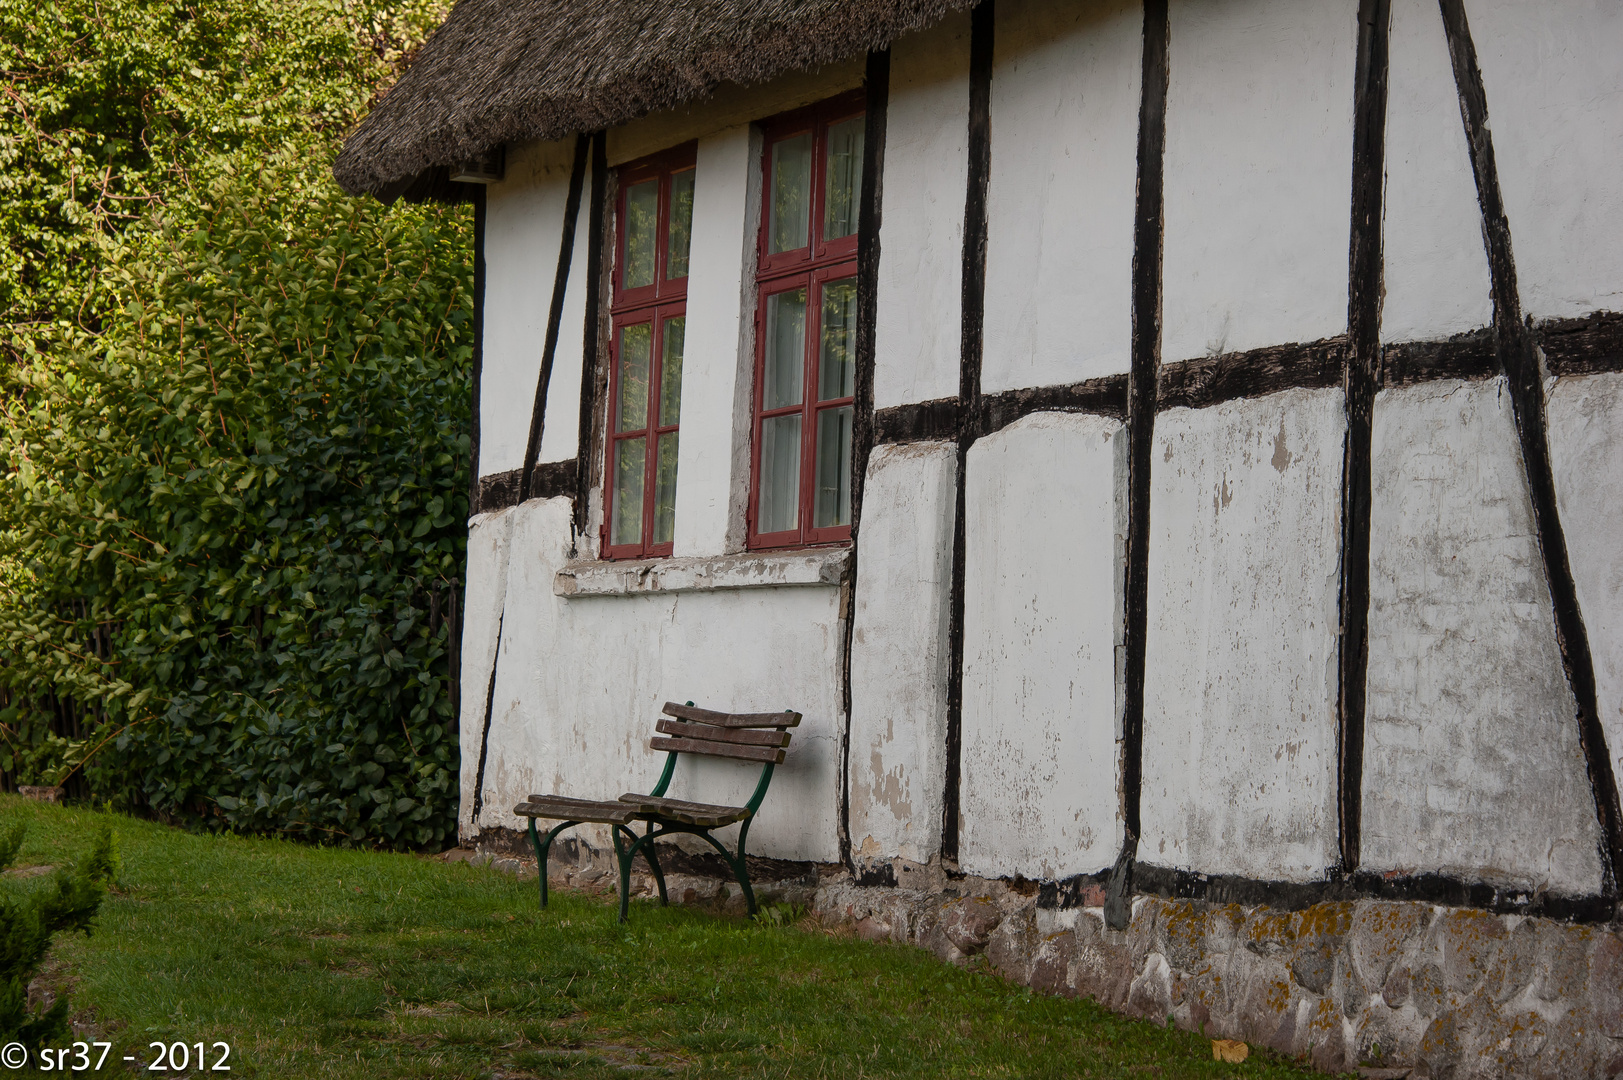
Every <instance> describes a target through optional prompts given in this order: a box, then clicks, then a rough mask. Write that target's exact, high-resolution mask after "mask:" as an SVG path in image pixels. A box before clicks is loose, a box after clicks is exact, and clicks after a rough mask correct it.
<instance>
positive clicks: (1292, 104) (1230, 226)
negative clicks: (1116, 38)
mask: <svg viewBox="0 0 1623 1080" xmlns="http://www.w3.org/2000/svg"><path fill="white" fill-rule="evenodd" d="M1168 17H1169V19H1170V29H1169V34H1170V37H1169V40H1168V59H1167V65H1168V84H1167V135H1166V138H1167V142H1166V179H1165V197H1166V253H1165V259H1164V263H1163V267H1164V269H1163V280H1164V296H1163V308H1164V313H1165V323H1164V327H1165V328H1164V332H1163V336H1162V346H1161V355H1162V357H1163V358H1164V359H1166V360H1168V361H1174V360H1187V359H1189V358H1191V357H1196V356H1205V355H1208V354H1216V353H1221V352H1234V351H1238V350H1243V349H1253V348H1259V347H1261V346H1264V345H1278V344H1280V343H1282V342H1287V341H1314V340H1317V339H1319V338H1323V337H1329V336H1330V335H1333V334H1339V333H1341V332H1342V331H1344V330H1345V329H1346V328H1347V229H1348V223H1349V222H1350V220H1351V216H1352V215H1351V205H1352V141H1353V115H1352V113H1353V68H1354V65H1355V50H1356V45H1357V36H1356V31H1357V29H1358V2H1357V0H1341V2H1339V3H1330V2H1325V3H1313V4H1304V3H1301V2H1300V0H1171V4H1170V6H1169V10H1168ZM1125 274H1126V271H1125V270H1124V271H1123V275H1124V276H1125Z"/></svg>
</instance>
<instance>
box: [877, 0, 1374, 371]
mask: <svg viewBox="0 0 1623 1080" xmlns="http://www.w3.org/2000/svg"><path fill="white" fill-rule="evenodd" d="M1143 34H1144V16H1143V11H1142V8H1141V6H1140V5H1139V4H1137V3H1131V2H1122V0H1103V2H1099V0H1060V2H1057V3H1056V2H1053V0H1014V2H1012V3H1003V4H999V6H998V9H997V26H996V36H995V43H996V44H995V47H996V57H995V66H994V68H993V72H992V113H991V126H992V167H991V177H990V181H989V183H988V189H987V208H986V213H987V244H986V312H985V331H984V333H985V340H984V346H983V348H984V355H983V359H982V368H981V386H982V388H983V389H985V390H986V391H987V392H996V391H999V390H1008V389H1015V388H1019V387H1026V386H1046V385H1052V384H1056V383H1070V382H1079V381H1081V380H1083V379H1090V378H1094V377H1096V376H1100V375H1110V374H1116V373H1119V372H1124V371H1126V370H1127V369H1128V366H1129V364H1130V359H1131V358H1130V355H1129V353H1130V349H1131V345H1132V270H1133V210H1134V200H1135V191H1136V189H1137V182H1138V112H1139V82H1140V76H1139V58H1140V56H1141V54H1142V52H1143ZM885 186H886V188H887V190H891V191H892V194H891V200H894V199H895V198H896V197H897V195H896V194H895V193H894V190H893V189H891V188H890V183H889V178H888V177H887V179H886V185H885ZM887 201H889V200H887ZM888 213H889V211H888V209H887V215H888ZM886 255H887V257H888V255H889V252H888V249H887V252H886ZM1343 262H1345V255H1343Z"/></svg>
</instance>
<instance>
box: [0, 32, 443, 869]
mask: <svg viewBox="0 0 1623 1080" xmlns="http://www.w3.org/2000/svg"><path fill="white" fill-rule="evenodd" d="M448 6H449V5H448V3H447V2H446V0H240V2H237V3H232V4H226V5H218V4H216V5H212V6H210V5H196V4H191V3H188V2H186V0H157V2H152V0H62V2H61V3H59V4H56V5H53V6H52V8H51V10H50V17H49V18H41V16H40V9H39V7H38V5H37V4H35V3H26V2H24V0H0V354H4V356H5V362H4V363H3V364H0V383H3V386H0V474H3V475H0V773H5V774H8V775H9V777H10V778H11V779H12V780H13V781H17V782H22V783H29V782H36V783H61V782H63V780H64V778H66V777H70V776H71V777H74V783H75V784H83V783H85V782H86V781H88V790H89V792H90V794H92V795H94V796H95V797H97V798H103V799H111V800H113V801H115V802H116V803H118V804H120V805H123V806H126V807H129V808H132V809H139V808H149V809H151V810H153V811H155V812H157V813H158V814H160V815H162V816H165V817H167V818H170V819H172V820H177V821H181V822H186V823H190V824H199V825H207V826H211V827H219V828H232V829H238V830H244V831H274V832H280V833H285V834H293V835H300V836H307V837H311V838H320V839H326V840H337V841H340V842H344V843H353V844H390V845H398V846H418V845H434V844H439V843H442V842H443V841H444V840H445V838H446V837H447V836H448V835H449V834H450V832H451V831H452V830H453V829H454V819H455V789H456V784H455V776H456V771H457V756H456V740H455V735H454V731H452V730H451V724H452V720H453V716H454V705H453V702H452V700H451V696H450V694H449V693H448V692H447V691H448V687H447V681H448V677H449V675H450V658H449V657H448V656H447V645H448V641H447V636H448V635H447V634H446V632H445V629H446V628H445V626H444V625H443V621H441V622H440V623H439V624H438V625H435V624H436V620H435V619H434V617H433V608H434V605H435V601H436V599H437V598H439V597H443V596H449V595H450V594H451V591H452V590H453V589H454V583H455V582H456V580H457V579H458V578H460V576H461V566H462V562H463V551H464V537H463V530H462V527H461V523H462V522H463V520H464V519H465V516H466V513H467V499H466V494H465V493H466V489H467V482H466V468H467V466H466V461H467V440H466V437H465V435H464V434H463V433H464V431H465V430H466V423H467V416H468V390H467V363H468V359H469V323H468V319H469V315H470V312H469V310H468V309H469V280H468V278H469V269H468V259H467V249H468V247H469V243H468V241H469V236H468V230H467V221H466V215H465V214H463V213H462V212H459V211H456V210H449V209H445V208H412V207H396V208H393V209H386V208H383V207H380V206H378V205H377V204H376V203H375V202H369V201H364V200H354V199H349V198H346V197H345V196H343V195H342V194H341V193H339V192H338V191H337V190H336V188H335V186H334V185H333V183H332V181H331V179H330V176H329V174H328V163H329V162H330V160H331V157H332V154H333V153H334V151H335V149H336V143H335V139H336V137H337V136H338V135H340V134H341V133H342V132H343V131H345V130H347V129H348V128H349V127H350V126H351V125H352V124H353V122H354V121H355V119H356V118H357V117H358V116H359V114H360V113H361V112H362V111H363V110H364V108H365V106H366V104H367V102H368V101H369V100H371V99H372V98H373V97H375V96H376V95H377V94H378V93H380V92H382V89H383V88H384V87H385V86H386V85H387V84H388V82H389V81H390V80H391V79H392V78H393V77H394V75H395V74H397V72H398V71H399V69H400V67H401V64H402V61H403V60H404V59H405V58H406V57H407V56H408V55H409V54H410V53H411V51H412V50H413V49H414V48H415V47H416V45H417V43H419V42H421V40H422V39H423V38H424V37H425V36H426V34H427V33H428V31H429V30H431V29H432V28H433V27H434V26H435V25H437V23H438V22H439V20H440V18H441V17H442V16H443V14H444V12H445V11H446V10H447V8H448ZM64 701H71V702H73V703H76V706H75V707H76V709H77V710H78V712H76V713H75V715H78V713H79V712H82V713H83V715H84V716H85V718H86V719H85V725H84V729H83V730H81V726H80V724H79V723H78V721H75V723H74V724H73V725H71V730H65V729H64V728H63V727H62V725H61V724H55V725H54V726H53V722H52V720H51V714H50V707H51V706H52V703H61V702H64Z"/></svg>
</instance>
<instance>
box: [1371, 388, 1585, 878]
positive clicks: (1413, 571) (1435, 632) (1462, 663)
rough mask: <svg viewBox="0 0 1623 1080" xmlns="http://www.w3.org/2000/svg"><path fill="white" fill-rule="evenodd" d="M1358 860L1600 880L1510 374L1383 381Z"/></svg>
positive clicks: (1481, 873)
mask: <svg viewBox="0 0 1623 1080" xmlns="http://www.w3.org/2000/svg"><path fill="white" fill-rule="evenodd" d="M1373 454H1374V457H1373V466H1372V484H1373V498H1372V503H1371V512H1370V521H1371V526H1370V607H1369V675H1368V681H1367V688H1368V707H1367V714H1366V721H1365V723H1366V731H1365V740H1364V795H1363V838H1362V862H1363V865H1364V867H1365V868H1367V869H1370V870H1375V871H1401V872H1406V873H1418V872H1427V871H1437V872H1442V873H1449V874H1457V875H1460V876H1464V877H1469V878H1481V879H1486V880H1497V881H1501V882H1504V883H1507V884H1515V885H1522V886H1524V887H1530V888H1534V889H1548V890H1551V891H1554V892H1558V893H1580V892H1593V891H1594V890H1596V889H1597V888H1598V887H1599V885H1600V863H1599V855H1598V850H1597V845H1598V843H1599V828H1598V826H1597V824H1596V820H1595V806H1594V800H1593V797H1592V795H1591V792H1590V788H1589V781H1588V777H1587V775H1586V771H1585V767H1584V760H1583V753H1582V750H1581V749H1580V747H1579V744H1578V726H1577V721H1576V719H1575V715H1576V707H1575V705H1574V703H1573V700H1572V695H1571V693H1570V691H1569V690H1568V688H1567V684H1566V679H1565V675H1564V673H1563V671H1562V667H1561V657H1560V653H1559V651H1558V650H1557V647H1556V641H1555V623H1554V616H1553V614H1552V610H1551V606H1550V593H1549V587H1548V585H1547V584H1546V581H1545V576H1544V566H1543V561H1542V559H1541V558H1540V555H1539V550H1538V541H1537V537H1536V536H1535V535H1534V532H1533V511H1532V504H1531V502H1530V501H1529V497H1528V493H1527V484H1526V480H1525V478H1524V475H1523V471H1522V463H1521V453H1520V449H1519V447H1518V445H1517V442H1516V434H1515V425H1514V421H1513V419H1512V415H1511V407H1510V398H1509V395H1508V393H1507V392H1506V391H1505V389H1504V381H1503V380H1502V379H1490V380H1485V381H1482V382H1435V383H1427V384H1424V385H1421V386H1416V387H1408V388H1404V389H1398V390H1388V391H1383V392H1382V393H1380V394H1379V395H1378V396H1377V397H1376V402H1375V422H1374V432H1373Z"/></svg>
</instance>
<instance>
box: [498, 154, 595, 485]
mask: <svg viewBox="0 0 1623 1080" xmlns="http://www.w3.org/2000/svg"><path fill="white" fill-rule="evenodd" d="M574 155H575V140H573V139H564V140H560V141H557V142H550V143H530V144H527V145H525V146H523V147H520V148H517V149H515V150H514V151H513V152H512V153H511V154H510V155H509V156H508V161H507V175H506V178H505V179H504V180H503V181H502V182H501V183H499V184H492V185H490V187H489V189H488V190H487V193H486V203H485V215H486V217H485V268H486V279H485V336H484V372H483V374H482V376H481V380H480V395H479V475H480V476H490V475H491V474H492V473H499V472H506V471H508V470H509V469H517V468H519V467H521V466H522V465H523V464H524V448H525V445H526V444H527V443H528V442H529V438H530V414H531V412H532V411H533V410H534V406H535V383H536V379H537V378H538V377H539V376H540V374H541V348H542V344H543V342H544V341H545V340H546V336H547V314H548V311H549V309H550V308H551V305H552V283H553V279H554V277H555V276H556V275H557V272H558V247H559V244H560V242H561V241H562V239H563V226H564V210H565V209H566V208H567V207H568V203H569V172H570V169H571V168H572V167H573V165H574ZM588 172H590V170H588ZM586 204H587V200H586V198H585V196H584V194H583V195H582V198H581V211H580V220H579V224H578V225H577V232H576V245H575V246H576V250H575V254H574V260H575V263H574V265H575V267H576V268H582V267H584V266H585V259H586V248H585V246H584V245H585V244H586V239H587V238H586V235H585V234H586V233H587V232H588V231H589V230H588V229H587V228H586V227H585V221H586V216H587V215H586ZM585 276H586V275H585V271H584V269H580V270H579V272H578V273H577V272H576V271H575V270H571V272H570V280H569V286H568V288H567V289H566V290H565V307H564V310H565V315H566V316H567V317H566V318H565V319H564V321H563V322H562V323H561V324H560V327H561V329H560V332H559V334H558V349H557V353H556V354H555V357H554V360H553V364H554V368H553V379H552V382H551V383H550V384H549V399H548V408H547V414H548V415H547V423H546V429H547V430H546V431H545V432H544V434H543V447H544V448H545V449H550V450H552V451H554V456H552V457H548V456H547V455H546V454H545V453H543V454H542V456H541V458H540V459H539V460H542V461H554V460H567V459H569V458H572V457H574V456H575V443H576V441H577V439H578V431H579V426H580V420H579V413H580V362H581V350H582V347H583V344H584V341H583V338H582V336H581V335H582V332H583V331H584V328H585V317H586V316H585V312H586V306H585V305H586V300H585V297H586V293H585V291H584V290H585V283H584V282H582V281H581V280H580V279H581V278H584V277H585ZM560 363H561V368H562V370H560ZM571 365H572V367H571ZM570 370H573V372H574V376H573V384H572V385H571V384H570V376H569V375H568V373H567V372H568V371H570ZM552 390H558V396H557V397H555V398H554V397H551V396H550V395H551V391H552ZM554 428H557V429H558V430H557V432H556V433H555V432H554V431H553V429H554ZM560 446H565V447H566V450H565V451H564V452H563V453H562V455H561V457H560V456H557V450H558V447H560Z"/></svg>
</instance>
